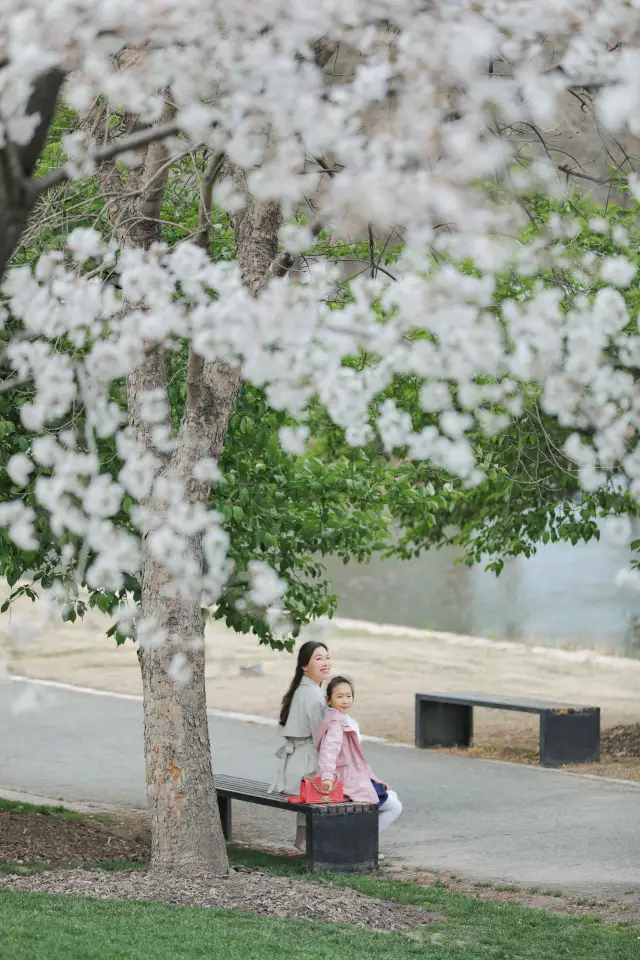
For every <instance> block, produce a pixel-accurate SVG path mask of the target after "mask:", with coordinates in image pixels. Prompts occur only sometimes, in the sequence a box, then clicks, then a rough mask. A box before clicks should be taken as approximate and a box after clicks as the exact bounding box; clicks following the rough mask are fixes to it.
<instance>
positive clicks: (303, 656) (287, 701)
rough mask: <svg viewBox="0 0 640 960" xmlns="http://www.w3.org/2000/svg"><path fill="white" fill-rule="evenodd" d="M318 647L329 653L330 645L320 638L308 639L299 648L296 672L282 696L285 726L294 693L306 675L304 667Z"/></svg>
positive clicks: (282, 720) (282, 723) (281, 716)
mask: <svg viewBox="0 0 640 960" xmlns="http://www.w3.org/2000/svg"><path fill="white" fill-rule="evenodd" d="M318 647H322V649H323V650H326V651H327V653H329V647H328V646H327V645H326V643H320V641H319V640H307V642H306V643H303V644H302V646H301V647H300V649H299V650H298V663H297V666H296V672H295V673H294V675H293V680H292V681H291V686H290V687H289V689H288V690H287V692H286V693H285V695H284V697H283V698H282V706H281V708H280V726H281V727H284V725H285V723H286V722H287V720H288V719H289V711H290V710H291V701H292V700H293V695H294V693H295V692H296V690H297V689H298V687H299V686H300V681H301V680H302V678H303V677H304V670H303V669H302V668H303V667H306V666H308V664H309V661H310V660H311V657H312V656H313V655H314V653H315V652H316V650H317V649H318Z"/></svg>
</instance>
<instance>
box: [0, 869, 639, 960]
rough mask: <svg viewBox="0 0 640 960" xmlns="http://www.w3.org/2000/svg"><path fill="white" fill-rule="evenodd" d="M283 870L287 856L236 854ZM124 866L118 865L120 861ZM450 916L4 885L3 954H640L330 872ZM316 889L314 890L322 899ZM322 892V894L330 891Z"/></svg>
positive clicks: (605, 931) (504, 957) (614, 931)
mask: <svg viewBox="0 0 640 960" xmlns="http://www.w3.org/2000/svg"><path fill="white" fill-rule="evenodd" d="M234 859H236V861H238V860H240V861H242V862H244V863H246V864H247V865H251V866H261V867H262V868H264V869H270V870H273V871H274V872H276V873H292V872H297V871H296V870H295V868H294V870H292V869H291V867H290V866H288V865H287V864H286V862H285V861H284V860H278V859H277V858H272V857H268V856H266V855H252V854H250V853H244V852H237V851H236V852H234ZM114 866H115V864H114ZM324 879H325V880H330V882H333V883H336V884H339V885H344V886H349V887H353V888H356V889H358V890H360V891H361V892H363V893H368V894H371V895H372V896H376V897H380V898H383V899H390V900H398V901H400V902H403V903H411V904H415V905H418V906H424V907H425V908H427V909H428V910H430V911H432V912H435V913H437V914H438V915H439V916H441V917H442V918H443V921H442V923H441V924H440V925H439V926H433V925H430V926H427V927H425V928H424V929H423V930H418V931H416V932H415V933H411V934H408V935H407V934H401V933H394V934H379V933H369V932H367V931H364V930H361V929H359V928H355V927H339V926H329V925H324V924H311V923H307V922H305V921H292V920H274V919H271V918H264V917H254V916H250V915H247V914H240V913H235V912H231V911H218V910H203V909H197V908H183V907H169V906H163V905H160V904H155V903H136V902H127V901H92V900H85V899H83V898H80V897H70V896H52V895H47V894H39V893H17V892H15V893H14V892H5V891H0V956H1V957H2V960H200V958H202V960H204V958H207V960H210V958H217V960H365V958H366V960H371V958H374V957H375V958H384V960H401V958H402V960H404V958H410V957H427V958H434V960H436V958H438V960H564V958H566V960H638V957H640V930H638V929H635V928H631V927H624V926H612V925H607V924H604V923H600V922H594V921H593V920H592V919H591V920H585V919H571V918H566V917H561V916H552V915H550V914H546V913H543V912H542V911H538V910H530V909H526V908H522V907H515V906H512V905H501V904H493V903H484V902H482V901H478V900H474V899H472V898H470V897H463V896H460V895H459V894H452V893H448V892H446V891H444V890H442V889H438V888H437V887H436V888H434V887H421V886H416V885H413V884H404V883H398V882H395V881H389V880H385V879H383V878H374V877H331V878H329V877H327V878H324ZM318 895H319V894H318V892H317V890H314V889H313V888H311V887H310V888H309V896H318ZM320 895H321V894H320Z"/></svg>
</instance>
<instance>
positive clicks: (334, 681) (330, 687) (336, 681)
mask: <svg viewBox="0 0 640 960" xmlns="http://www.w3.org/2000/svg"><path fill="white" fill-rule="evenodd" d="M341 683H346V684H347V686H348V687H351V696H352V697H355V695H356V691H355V689H354V686H353V680H349V677H331V680H329V683H328V684H327V700H331V697H332V695H333V691H334V690H335V688H336V687H339V686H340V684H341Z"/></svg>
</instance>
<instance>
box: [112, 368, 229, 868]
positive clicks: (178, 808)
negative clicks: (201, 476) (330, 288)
mask: <svg viewBox="0 0 640 960" xmlns="http://www.w3.org/2000/svg"><path fill="white" fill-rule="evenodd" d="M159 362H160V359H159V358H154V359H152V360H150V361H147V363H145V364H143V365H142V367H141V368H138V370H136V371H134V372H133V373H132V374H131V376H130V377H129V384H128V387H129V390H128V393H129V396H128V406H129V416H130V420H131V423H132V426H133V427H134V429H135V430H136V433H137V435H138V437H139V438H141V437H142V436H143V435H144V432H145V431H146V430H147V429H148V425H147V424H144V423H143V422H142V420H141V418H140V417H139V413H138V403H137V392H138V390H139V389H140V388H142V389H144V388H145V387H146V384H147V381H148V378H149V373H148V370H147V369H146V368H147V365H148V364H149V363H151V364H152V365H153V364H156V365H157V364H158V363H159ZM163 375H164V376H166V365H164V363H163V366H162V371H156V373H155V375H154V374H151V377H150V379H151V382H152V383H155V384H156V386H157V385H159V384H161V383H163V380H162V377H163ZM239 388H240V373H239V371H238V370H236V369H232V368H230V367H228V366H226V365H225V364H222V363H203V362H202V360H201V358H199V357H198V356H197V355H196V354H194V353H191V354H190V356H189V363H188V367H187V409H186V411H185V414H184V417H183V420H182V423H181V425H180V430H179V433H178V443H177V447H176V450H175V452H174V453H173V455H172V456H171V457H170V458H169V459H168V460H167V462H166V465H165V468H164V470H165V471H166V472H167V473H171V474H174V475H177V476H179V477H180V478H181V479H182V480H183V481H184V482H185V484H186V486H187V495H188V498H189V500H190V501H191V502H192V503H195V502H200V503H204V504H206V503H207V502H208V500H209V496H210V492H211V489H210V484H209V483H208V482H198V481H196V480H195V479H194V478H193V476H192V472H191V471H192V467H193V465H194V464H195V463H197V462H198V461H199V460H201V459H203V458H205V457H213V458H215V459H218V458H219V457H220V454H221V452H222V446H223V443H224V438H225V435H226V431H227V426H228V423H229V418H230V417H231V413H232V411H233V408H234V406H235V403H236V398H237V395H238V390H239ZM145 545H146V538H145V537H143V549H144V548H145ZM190 549H191V551H192V555H195V556H196V558H197V559H198V561H199V566H201V563H202V559H201V550H200V540H199V538H194V539H192V541H191V547H190ZM168 580H169V575H168V573H167V571H166V570H165V569H164V568H162V567H161V566H159V565H158V564H157V563H155V562H154V560H153V559H152V558H151V557H149V556H148V555H147V556H146V558H145V561H144V565H143V571H142V597H141V610H142V614H143V616H144V617H145V618H146V617H152V618H153V620H154V621H155V623H156V624H157V625H158V626H159V627H161V628H163V629H164V631H165V632H166V634H167V636H168V640H167V642H166V643H165V644H164V645H163V646H162V647H160V648H156V649H154V648H150V647H141V648H140V649H139V651H138V659H139V661H140V668H141V671H142V683H143V693H144V750H145V764H146V781H147V798H148V801H149V811H150V814H151V842H152V858H151V864H152V869H153V870H155V871H158V872H171V873H179V874H182V875H192V876H193V875H197V874H203V873H205V874H209V875H212V876H223V875H225V874H226V873H227V871H228V860H227V852H226V845H225V840H224V836H223V833H222V827H221V824H220V817H219V814H218V803H217V797H216V792H215V788H214V782H213V766H212V761H211V747H210V742H209V728H208V721H207V702H206V689H205V648H204V620H203V616H202V607H201V598H200V595H199V594H198V595H196V596H195V597H193V598H188V597H182V596H181V597H178V598H170V597H167V596H166V595H165V594H164V593H163V587H164V586H165V584H166V583H167V581H168ZM176 656H180V657H181V658H184V659H183V661H182V663H183V667H184V668H185V669H186V670H187V674H186V675H185V676H184V677H183V678H181V679H172V678H171V674H172V672H173V671H172V664H174V663H175V660H174V658H175V657H176Z"/></svg>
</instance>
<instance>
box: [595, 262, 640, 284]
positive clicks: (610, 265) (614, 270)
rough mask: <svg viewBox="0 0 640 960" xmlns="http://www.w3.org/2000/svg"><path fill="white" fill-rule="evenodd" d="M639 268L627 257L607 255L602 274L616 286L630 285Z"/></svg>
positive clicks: (604, 278)
mask: <svg viewBox="0 0 640 960" xmlns="http://www.w3.org/2000/svg"><path fill="white" fill-rule="evenodd" d="M637 272H638V268H637V266H636V265H635V263H632V261H631V260H627V258H626V257H605V258H604V260H603V261H602V267H601V269H600V276H601V277H602V279H603V280H606V281H608V283H613V284H614V285H615V286H616V287H628V286H629V284H630V283H631V281H632V280H633V278H634V277H635V275H636V273H637Z"/></svg>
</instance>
